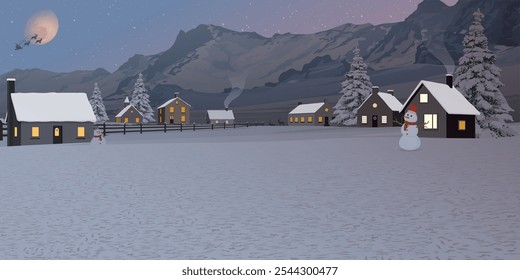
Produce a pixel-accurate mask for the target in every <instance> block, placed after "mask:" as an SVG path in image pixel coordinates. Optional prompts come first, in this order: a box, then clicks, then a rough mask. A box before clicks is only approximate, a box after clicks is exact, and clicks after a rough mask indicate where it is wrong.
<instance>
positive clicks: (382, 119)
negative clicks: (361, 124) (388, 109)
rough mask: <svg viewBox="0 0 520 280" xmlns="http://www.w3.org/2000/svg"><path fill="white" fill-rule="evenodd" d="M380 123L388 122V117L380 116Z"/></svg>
mask: <svg viewBox="0 0 520 280" xmlns="http://www.w3.org/2000/svg"><path fill="white" fill-rule="evenodd" d="M381 123H383V124H386V123H388V117H387V116H382V117H381Z"/></svg>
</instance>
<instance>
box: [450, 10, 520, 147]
mask: <svg viewBox="0 0 520 280" xmlns="http://www.w3.org/2000/svg"><path fill="white" fill-rule="evenodd" d="M473 17H474V21H473V23H472V24H471V26H470V27H469V31H468V33H467V34H466V36H464V41H463V42H462V44H463V47H464V55H463V56H462V57H461V58H460V59H459V67H458V68H457V71H456V75H457V77H456V79H455V87H457V88H458V89H459V90H460V91H461V92H462V94H464V96H465V97H466V98H467V99H468V100H469V102H471V104H473V106H475V108H476V109H477V110H478V111H479V112H480V116H477V124H476V129H477V134H481V133H483V132H485V131H489V132H491V134H492V135H493V136H494V137H507V136H514V135H516V132H515V131H514V130H512V129H511V128H509V126H508V125H507V124H506V121H513V118H512V117H511V115H510V112H512V111H513V109H511V107H510V106H509V104H508V103H507V101H506V99H505V98H504V95H502V93H501V92H500V87H502V86H503V84H502V83H501V82H500V80H499V77H500V71H501V70H500V68H498V67H497V66H496V65H495V62H496V57H495V55H494V54H493V52H491V51H490V50H489V48H488V40H487V37H486V35H485V34H484V27H483V26H482V19H483V18H484V14H482V13H481V12H480V9H479V10H477V11H476V12H475V13H473Z"/></svg>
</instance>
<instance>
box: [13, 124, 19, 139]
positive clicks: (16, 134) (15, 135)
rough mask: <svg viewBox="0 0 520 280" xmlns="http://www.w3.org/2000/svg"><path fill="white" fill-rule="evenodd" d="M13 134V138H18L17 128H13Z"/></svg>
mask: <svg viewBox="0 0 520 280" xmlns="http://www.w3.org/2000/svg"><path fill="white" fill-rule="evenodd" d="M13 134H14V137H18V127H17V126H15V127H14V133H13Z"/></svg>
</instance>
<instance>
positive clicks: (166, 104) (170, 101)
mask: <svg viewBox="0 0 520 280" xmlns="http://www.w3.org/2000/svg"><path fill="white" fill-rule="evenodd" d="M176 99H178V100H180V101H182V102H184V103H186V104H187V105H188V106H190V107H191V105H190V104H189V103H188V102H186V101H184V100H182V99H180V98H179V97H175V98H172V99H170V100H168V101H166V102H164V104H163V105H161V106H159V107H157V109H161V108H164V107H166V106H168V104H170V103H172V102H173V101H175V100H176Z"/></svg>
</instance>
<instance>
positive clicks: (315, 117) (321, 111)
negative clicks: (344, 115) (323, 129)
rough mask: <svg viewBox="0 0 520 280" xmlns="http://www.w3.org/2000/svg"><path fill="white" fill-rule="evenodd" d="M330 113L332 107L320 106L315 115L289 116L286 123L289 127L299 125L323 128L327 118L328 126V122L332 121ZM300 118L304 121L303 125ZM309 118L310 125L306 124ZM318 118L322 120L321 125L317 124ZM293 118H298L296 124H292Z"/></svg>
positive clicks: (327, 105)
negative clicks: (310, 120)
mask: <svg viewBox="0 0 520 280" xmlns="http://www.w3.org/2000/svg"><path fill="white" fill-rule="evenodd" d="M327 110H328V111H327ZM326 111H327V112H326ZM332 111H333V109H332V107H331V106H330V105H329V104H327V103H325V105H324V106H321V108H320V109H319V110H318V111H316V113H313V114H289V117H288V119H287V123H288V124H289V125H300V126H325V125H326V121H325V118H329V124H330V121H331V120H332V116H333V114H332ZM301 117H304V119H305V122H304V123H302V122H301ZM309 117H312V123H309V122H308V118H309ZM319 117H322V118H323V121H322V122H321V123H320V122H319ZM291 118H293V122H292V123H291ZM294 118H298V122H297V123H296V122H294Z"/></svg>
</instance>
